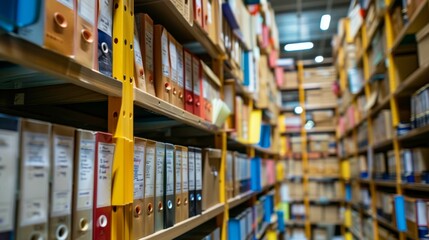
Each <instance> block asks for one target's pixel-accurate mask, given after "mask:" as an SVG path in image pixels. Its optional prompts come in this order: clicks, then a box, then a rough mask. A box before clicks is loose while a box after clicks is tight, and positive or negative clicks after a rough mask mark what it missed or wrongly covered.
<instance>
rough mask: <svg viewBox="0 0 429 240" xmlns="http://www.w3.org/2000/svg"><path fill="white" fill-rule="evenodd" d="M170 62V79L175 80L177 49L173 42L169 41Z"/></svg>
mask: <svg viewBox="0 0 429 240" xmlns="http://www.w3.org/2000/svg"><path fill="white" fill-rule="evenodd" d="M169 50H170V64H171V80H172V81H173V82H177V49H176V44H175V43H174V42H170V47H169Z"/></svg>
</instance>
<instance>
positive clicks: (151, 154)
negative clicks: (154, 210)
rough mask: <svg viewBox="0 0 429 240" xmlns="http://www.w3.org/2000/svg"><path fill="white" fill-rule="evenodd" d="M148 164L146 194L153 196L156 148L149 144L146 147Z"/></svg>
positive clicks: (146, 169)
mask: <svg viewBox="0 0 429 240" xmlns="http://www.w3.org/2000/svg"><path fill="white" fill-rule="evenodd" d="M146 151H147V153H146V166H145V191H144V196H145V197H146V198H148V197H153V195H154V193H155V189H154V187H155V176H154V175H153V174H154V168H155V148H154V147H151V146H147V148H146Z"/></svg>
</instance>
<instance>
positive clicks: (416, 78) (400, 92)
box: [395, 64, 429, 97]
mask: <svg viewBox="0 0 429 240" xmlns="http://www.w3.org/2000/svg"><path fill="white" fill-rule="evenodd" d="M428 75H429V64H426V65H424V66H421V67H419V68H418V69H417V70H415V71H414V72H413V73H412V74H410V76H408V77H407V78H406V79H405V80H404V81H403V82H402V83H401V84H400V85H399V86H398V88H397V89H396V91H395V96H396V97H408V96H410V95H412V94H413V93H414V92H415V91H417V90H418V89H419V88H421V87H423V86H424V85H425V84H427V83H428V81H427V76H428Z"/></svg>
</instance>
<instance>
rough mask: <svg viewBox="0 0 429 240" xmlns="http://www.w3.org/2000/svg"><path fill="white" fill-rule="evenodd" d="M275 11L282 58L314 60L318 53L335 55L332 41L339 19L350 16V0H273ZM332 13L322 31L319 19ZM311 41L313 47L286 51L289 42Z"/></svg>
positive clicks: (326, 56)
mask: <svg viewBox="0 0 429 240" xmlns="http://www.w3.org/2000/svg"><path fill="white" fill-rule="evenodd" d="M270 2H271V5H272V7H273V8H274V11H275V12H276V22H277V27H278V29H279V38H280V49H281V57H282V58H287V57H290V58H295V59H302V60H307V59H314V58H315V57H316V56H318V55H322V56H323V57H325V58H328V57H331V56H332V47H331V40H332V36H333V35H334V34H335V33H336V32H337V25H338V24H337V23H338V21H339V19H341V18H343V17H345V16H346V15H347V11H348V8H349V5H350V0H270ZM324 14H330V15H331V24H330V26H329V29H328V30H326V31H322V30H320V18H321V17H322V15H324ZM305 41H311V42H313V43H314V47H313V49H311V50H304V51H296V52H285V51H284V46H285V44H288V43H296V42H305Z"/></svg>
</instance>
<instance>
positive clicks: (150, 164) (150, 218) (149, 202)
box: [143, 140, 156, 236]
mask: <svg viewBox="0 0 429 240" xmlns="http://www.w3.org/2000/svg"><path fill="white" fill-rule="evenodd" d="M155 152H156V142H155V141H151V140H147V141H146V153H145V154H146V157H145V185H144V205H143V206H144V209H143V214H144V218H143V222H144V225H143V226H144V232H143V233H144V236H147V235H150V234H152V233H154V232H155V228H154V227H155V218H154V216H155V215H154V209H155Z"/></svg>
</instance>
